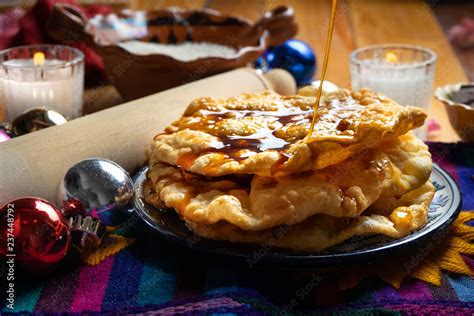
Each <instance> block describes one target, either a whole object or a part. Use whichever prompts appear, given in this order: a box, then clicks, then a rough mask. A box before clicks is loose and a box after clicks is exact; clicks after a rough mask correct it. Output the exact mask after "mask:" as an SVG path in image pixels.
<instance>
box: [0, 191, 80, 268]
mask: <svg viewBox="0 0 474 316" xmlns="http://www.w3.org/2000/svg"><path fill="white" fill-rule="evenodd" d="M0 236H1V238H0V239H1V241H0V255H2V256H6V257H7V258H14V260H15V262H17V263H18V264H20V265H21V266H22V267H24V268H25V269H27V270H29V271H31V272H34V273H36V274H43V273H46V272H48V271H50V270H51V268H52V267H53V266H54V264H55V263H57V262H59V261H60V260H61V259H62V258H64V256H65V255H66V252H67V250H68V248H69V245H70V241H71V237H70V233H69V227H68V225H67V222H66V219H65V218H64V216H63V215H62V213H61V211H59V210H58V209H57V208H56V207H55V206H54V205H53V204H51V203H50V202H48V201H46V200H43V199H40V198H35V197H26V198H19V199H15V200H13V201H11V202H9V203H7V204H6V205H5V206H3V207H2V209H1V211H0Z"/></svg>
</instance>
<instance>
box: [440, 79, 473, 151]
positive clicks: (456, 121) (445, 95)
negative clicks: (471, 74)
mask: <svg viewBox="0 0 474 316" xmlns="http://www.w3.org/2000/svg"><path fill="white" fill-rule="evenodd" d="M464 84H467V83H457V84H451V85H446V86H443V87H439V88H438V89H436V91H435V97H436V99H437V100H439V101H441V102H443V104H444V107H445V109H446V112H447V113H448V117H449V121H450V122H451V125H452V126H453V128H454V130H455V131H456V133H457V134H458V135H459V137H461V139H462V140H463V141H467V142H474V108H473V107H471V106H468V105H466V104H462V103H457V102H454V101H453V100H451V96H452V94H453V93H454V92H456V91H458V90H459V89H460V88H461V86H462V85H464ZM469 84H474V83H469Z"/></svg>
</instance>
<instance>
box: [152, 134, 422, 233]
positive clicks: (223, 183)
mask: <svg viewBox="0 0 474 316" xmlns="http://www.w3.org/2000/svg"><path fill="white" fill-rule="evenodd" d="M402 142H403V144H401V143H402ZM412 156H413V157H414V156H419V157H424V156H427V157H429V153H428V151H427V148H426V146H425V145H424V144H423V142H421V141H419V140H418V139H417V138H416V137H414V136H413V135H406V136H402V137H400V138H397V140H394V141H391V142H390V145H386V146H385V144H384V145H382V146H380V148H373V149H369V150H365V151H361V152H359V153H357V155H354V156H352V157H350V158H349V159H347V160H345V161H343V162H341V163H339V164H337V165H333V166H330V167H327V168H324V169H320V170H317V171H311V172H306V173H300V174H294V175H288V176H282V177H263V176H259V175H255V176H251V175H232V176H227V177H219V178H206V177H203V176H200V175H196V174H192V173H189V172H186V171H183V170H180V169H179V168H177V167H174V166H171V165H168V164H164V163H160V162H157V163H155V164H153V165H150V169H149V171H148V179H149V182H148V183H147V185H146V193H147V201H148V202H149V203H151V204H153V205H155V206H157V207H169V208H174V209H175V210H176V211H177V212H178V214H180V216H181V217H182V218H183V219H185V220H187V221H190V222H195V223H202V224H215V223H218V222H220V221H225V222H228V223H230V224H232V225H235V226H236V227H239V228H241V229H244V230H252V231H257V230H264V229H268V228H271V227H274V226H278V225H283V224H288V225H292V224H296V223H299V222H302V221H304V220H305V219H307V218H309V217H310V216H312V215H314V214H327V215H331V216H334V217H344V218H347V217H357V216H359V215H360V214H361V213H362V212H363V211H364V210H365V209H367V208H368V207H369V206H370V205H371V204H372V203H374V202H375V201H376V200H377V199H379V198H380V197H381V196H382V195H386V196H389V195H390V194H391V193H392V192H395V193H397V194H402V193H405V192H407V191H410V190H413V189H415V188H416V187H419V186H421V185H422V184H423V183H424V182H426V180H427V179H428V177H429V172H426V171H423V172H421V171H420V172H415V171H416V170H418V169H423V170H431V160H430V159H429V160H422V159H420V160H419V161H420V164H419V165H420V166H411V165H414V164H415V163H414V162H413V159H408V158H407V159H399V160H398V161H392V159H394V158H399V157H412ZM406 164H410V166H411V167H410V166H406ZM417 168H418V169H417ZM413 169H415V171H413ZM400 179H401V180H400ZM405 179H408V180H405ZM394 182H395V183H394Z"/></svg>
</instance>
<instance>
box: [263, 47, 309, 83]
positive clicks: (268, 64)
mask: <svg viewBox="0 0 474 316" xmlns="http://www.w3.org/2000/svg"><path fill="white" fill-rule="evenodd" d="M255 67H256V68H258V69H262V70H263V71H268V70H271V69H274V68H283V69H285V70H287V71H288V72H290V73H291V74H292V75H293V77H294V78H295V80H296V83H297V84H298V86H303V85H307V84H309V83H311V81H312V80H313V76H314V73H315V72H316V56H315V55H314V53H313V50H312V49H311V47H309V45H308V44H306V43H305V42H303V41H300V40H296V39H291V40H288V41H286V42H285V43H283V44H281V45H278V46H273V47H269V48H268V49H267V50H266V51H265V52H264V53H263V55H262V56H261V57H260V58H259V59H257V61H256V62H255Z"/></svg>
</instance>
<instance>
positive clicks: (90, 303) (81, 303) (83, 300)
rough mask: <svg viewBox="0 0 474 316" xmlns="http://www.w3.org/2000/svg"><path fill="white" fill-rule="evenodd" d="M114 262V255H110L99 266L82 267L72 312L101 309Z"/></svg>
mask: <svg viewBox="0 0 474 316" xmlns="http://www.w3.org/2000/svg"><path fill="white" fill-rule="evenodd" d="M113 263H114V257H109V258H107V259H105V260H104V261H102V262H101V263H100V264H99V265H97V266H94V267H91V266H84V267H83V268H82V269H81V271H80V274H79V280H78V286H77V289H76V291H75V296H74V300H73V302H72V304H71V312H81V311H100V308H101V306H102V300H103V298H104V294H105V290H106V288H107V283H108V281H109V275H110V271H111V270H112V265H113Z"/></svg>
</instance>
